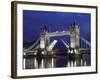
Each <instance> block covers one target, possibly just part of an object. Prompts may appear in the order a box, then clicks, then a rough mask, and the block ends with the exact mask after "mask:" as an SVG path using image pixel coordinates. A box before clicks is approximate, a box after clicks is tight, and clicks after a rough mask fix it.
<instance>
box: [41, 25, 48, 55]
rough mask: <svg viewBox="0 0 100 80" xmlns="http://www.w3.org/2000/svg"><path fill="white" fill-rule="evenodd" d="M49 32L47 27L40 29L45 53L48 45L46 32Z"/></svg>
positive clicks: (43, 52) (42, 49)
mask: <svg viewBox="0 0 100 80" xmlns="http://www.w3.org/2000/svg"><path fill="white" fill-rule="evenodd" d="M47 33H48V30H47V27H46V26H45V27H43V28H41V31H40V49H41V51H42V54H45V51H46V46H47V37H46V34H47Z"/></svg>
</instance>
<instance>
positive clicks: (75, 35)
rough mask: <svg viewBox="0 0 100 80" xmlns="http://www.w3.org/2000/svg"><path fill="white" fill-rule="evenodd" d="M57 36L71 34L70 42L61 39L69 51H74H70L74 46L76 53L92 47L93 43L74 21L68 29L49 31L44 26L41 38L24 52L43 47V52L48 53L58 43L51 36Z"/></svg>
mask: <svg viewBox="0 0 100 80" xmlns="http://www.w3.org/2000/svg"><path fill="white" fill-rule="evenodd" d="M56 36H70V43H68V42H67V40H66V41H64V40H63V39H61V41H62V43H63V44H64V45H65V46H66V49H69V52H73V51H70V48H72V49H74V52H75V54H80V51H81V50H89V49H90V48H91V43H90V42H89V41H87V40H86V39H85V38H83V37H82V36H80V27H79V25H78V24H77V23H76V22H74V23H73V24H72V25H71V27H70V30H68V31H60V32H58V31H55V32H49V31H48V29H47V27H43V28H42V29H41V31H40V37H39V39H37V41H36V42H35V43H34V44H32V46H30V47H29V48H27V49H24V52H25V53H28V52H32V51H33V52H34V51H35V50H36V49H41V53H42V54H45V55H46V54H47V51H49V52H50V51H52V50H53V48H54V46H55V45H56V44H57V42H58V41H57V40H54V41H52V42H51V40H50V38H51V37H56ZM83 45H84V47H83Z"/></svg>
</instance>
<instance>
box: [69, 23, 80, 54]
mask: <svg viewBox="0 0 100 80" xmlns="http://www.w3.org/2000/svg"><path fill="white" fill-rule="evenodd" d="M70 47H71V48H73V49H75V53H76V54H78V53H79V47H80V28H79V25H78V24H77V22H76V21H75V22H74V23H73V24H72V25H71V30H70Z"/></svg>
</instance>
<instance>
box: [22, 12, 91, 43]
mask: <svg viewBox="0 0 100 80" xmlns="http://www.w3.org/2000/svg"><path fill="white" fill-rule="evenodd" d="M75 20H76V21H77V23H78V24H79V26H80V35H81V36H82V37H84V38H85V39H87V40H88V41H90V35H91V22H90V21H91V14H89V13H75V12H50V11H31V10H23V42H24V43H28V42H32V41H34V40H36V39H37V38H38V37H39V34H40V28H41V27H44V26H47V28H48V29H49V31H50V32H53V31H63V30H66V31H68V30H69V28H70V25H71V23H73V22H74V21H75ZM56 38H57V37H56ZM59 38H62V37H59ZM63 38H65V39H66V38H67V39H69V36H64V37H63ZM57 39H58V38H57Z"/></svg>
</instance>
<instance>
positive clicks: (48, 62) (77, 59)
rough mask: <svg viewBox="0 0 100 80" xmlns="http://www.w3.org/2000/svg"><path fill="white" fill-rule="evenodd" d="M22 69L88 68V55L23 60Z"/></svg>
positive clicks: (89, 59) (89, 62)
mask: <svg viewBox="0 0 100 80" xmlns="http://www.w3.org/2000/svg"><path fill="white" fill-rule="evenodd" d="M23 61H24V66H23V68H24V69H39V68H57V67H77V66H80V67H81V66H90V65H91V57H90V54H82V55H72V54H70V55H59V56H58V55H57V56H55V57H32V58H24V60H23Z"/></svg>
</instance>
